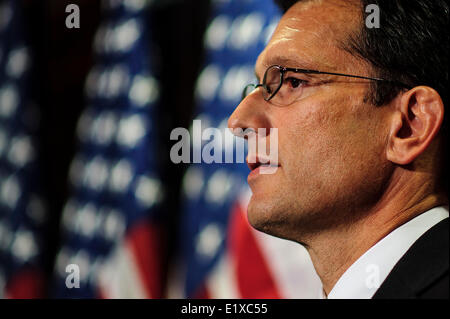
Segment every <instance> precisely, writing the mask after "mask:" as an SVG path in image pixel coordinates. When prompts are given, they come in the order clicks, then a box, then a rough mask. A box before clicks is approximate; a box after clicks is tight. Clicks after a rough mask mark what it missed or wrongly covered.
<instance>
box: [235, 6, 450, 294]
mask: <svg viewBox="0 0 450 319" xmlns="http://www.w3.org/2000/svg"><path fill="white" fill-rule="evenodd" d="M278 2H279V4H280V6H281V7H282V8H283V9H284V11H285V13H284V15H283V17H282V18H281V20H280V23H279V24H278V26H277V28H276V30H275V32H274V34H273V36H272V38H271V40H270V41H269V43H268V44H267V46H266V48H265V49H264V51H263V52H262V53H261V54H260V56H259V58H258V60H257V62H256V65H255V73H256V75H257V77H258V81H259V84H258V85H253V86H248V87H246V88H245V93H244V98H243V100H242V102H241V104H240V105H239V106H238V107H237V108H236V110H235V111H234V113H233V114H232V115H231V117H230V119H229V122H228V124H229V127H230V128H231V129H239V130H241V131H242V130H246V129H248V128H251V129H253V130H254V131H258V129H261V128H264V129H266V132H270V129H271V128H278V154H277V155H278V160H277V162H276V163H274V162H271V163H269V164H270V165H272V166H273V165H277V166H278V169H277V170H276V171H275V173H274V174H260V169H261V166H262V165H261V163H260V162H262V161H260V162H258V154H248V157H249V158H254V159H256V163H249V167H250V169H251V172H250V174H249V177H248V183H249V185H250V188H251V190H252V197H251V200H250V203H249V206H248V219H249V222H250V224H251V225H252V226H253V227H255V228H256V229H258V230H261V231H263V232H266V233H268V234H271V235H274V236H278V237H281V238H285V239H289V240H293V241H296V242H298V243H301V244H303V245H304V246H305V247H306V249H307V250H308V252H309V254H310V256H311V259H312V261H313V264H314V267H315V269H316V272H317V274H318V275H319V277H320V278H321V281H322V284H323V293H324V295H325V296H327V297H328V298H448V294H449V273H448V268H449V267H448V266H449V259H448V255H449V252H448V238H449V225H448V216H449V213H448V185H447V181H448V175H447V169H446V167H445V162H446V153H447V144H448V140H447V136H446V134H447V133H446V132H447V126H448V124H447V122H448V120H447V119H448V115H446V116H444V109H445V106H447V105H448V86H449V82H448V58H447V54H448V48H449V45H448V35H447V34H448V31H447V29H448V17H449V7H448V4H447V1H444V0H436V1H429V0H395V1H393V0H373V1H366V0H351V1H341V0H297V1H296V0H280V1H278ZM369 4H375V5H377V6H378V7H379V9H380V28H367V27H366V26H365V14H366V13H365V8H366V6H367V5H369ZM447 107H448V106H447ZM269 164H265V165H269ZM377 280H378V281H379V283H378V284H377Z"/></svg>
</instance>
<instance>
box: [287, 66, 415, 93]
mask: <svg viewBox="0 0 450 319" xmlns="http://www.w3.org/2000/svg"><path fill="white" fill-rule="evenodd" d="M287 71H291V72H296V73H308V74H329V75H337V76H346V77H350V78H357V79H364V80H372V81H379V82H391V83H395V84H397V85H400V86H402V87H404V88H407V89H410V88H411V86H410V85H406V84H405V83H402V82H399V81H395V80H387V79H381V78H371V77H367V76H361V75H352V74H343V73H333V72H323V71H318V70H307V69H293V68H283V73H284V72H287Z"/></svg>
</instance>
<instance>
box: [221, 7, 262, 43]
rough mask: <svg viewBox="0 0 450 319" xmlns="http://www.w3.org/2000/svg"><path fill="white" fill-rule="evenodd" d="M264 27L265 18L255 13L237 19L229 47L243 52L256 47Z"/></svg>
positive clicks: (233, 26) (232, 27)
mask: <svg viewBox="0 0 450 319" xmlns="http://www.w3.org/2000/svg"><path fill="white" fill-rule="evenodd" d="M263 26H264V16H263V15H262V14H260V13H257V12H253V13H250V14H249V15H246V16H240V17H238V18H236V19H235V20H234V22H233V25H232V26H231V29H232V31H231V36H230V38H229V42H228V44H229V46H230V47H231V48H232V49H236V50H243V49H247V48H248V47H249V46H252V45H254V44H255V43H256V42H257V40H258V39H259V37H260V34H261V32H262V28H263Z"/></svg>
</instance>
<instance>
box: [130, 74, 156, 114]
mask: <svg viewBox="0 0 450 319" xmlns="http://www.w3.org/2000/svg"><path fill="white" fill-rule="evenodd" d="M158 96H159V88H158V83H157V82H156V80H155V78H153V77H152V76H143V75H136V76H135V77H134V79H133V84H132V85H131V89H130V93H129V95H128V97H129V98H130V100H131V101H132V102H133V103H134V104H136V106H139V107H142V106H145V105H148V104H151V103H153V102H155V101H156V99H157V98H158Z"/></svg>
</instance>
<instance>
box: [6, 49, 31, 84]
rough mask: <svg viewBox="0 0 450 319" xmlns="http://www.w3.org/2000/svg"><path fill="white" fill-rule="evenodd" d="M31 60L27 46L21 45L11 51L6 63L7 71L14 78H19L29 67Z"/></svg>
mask: <svg viewBox="0 0 450 319" xmlns="http://www.w3.org/2000/svg"><path fill="white" fill-rule="evenodd" d="M29 60H30V57H29V54H28V50H27V48H25V47H21V48H18V49H15V50H13V51H11V53H10V54H9V57H8V64H7V65H6V73H7V74H8V75H9V76H10V77H12V78H19V77H20V76H21V75H22V74H23V72H25V70H26V69H27V68H28V66H29V62H30V61H29Z"/></svg>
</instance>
